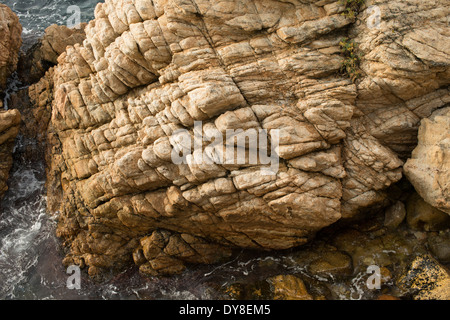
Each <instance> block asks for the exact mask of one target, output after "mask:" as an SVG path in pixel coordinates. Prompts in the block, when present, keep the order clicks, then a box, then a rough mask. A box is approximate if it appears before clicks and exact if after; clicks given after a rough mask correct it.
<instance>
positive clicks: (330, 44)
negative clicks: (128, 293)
mask: <svg viewBox="0 0 450 320" xmlns="http://www.w3.org/2000/svg"><path fill="white" fill-rule="evenodd" d="M369 2H370V3H369ZM434 2H435V3H433V5H432V4H430V3H429V2H427V3H423V2H420V1H413V0H409V1H406V2H405V1H368V3H367V7H363V8H362V11H361V13H360V15H359V16H358V21H359V22H360V23H359V24H356V23H355V21H354V20H353V19H351V18H350V17H347V16H346V15H345V14H343V12H344V10H345V5H343V4H342V3H341V2H340V1H333V0H322V1H306V2H305V1H302V2H299V1H275V0H262V1H251V0H245V1H207V0H195V1H182V0H167V1H163V0H158V1H145V0H135V1H131V0H127V1H122V2H120V3H119V2H117V3H116V2H115V1H108V0H107V1H106V2H105V3H101V4H98V5H97V7H96V11H95V17H96V18H95V20H93V21H91V22H90V23H89V24H88V26H87V27H86V29H85V32H86V40H84V42H83V44H81V45H80V44H76V45H74V46H70V47H68V48H67V50H66V52H65V53H63V54H62V55H61V56H60V57H59V58H58V65H57V66H56V67H55V69H54V70H53V71H52V72H54V74H53V76H52V81H50V82H52V83H51V84H49V85H50V86H53V89H51V90H52V91H51V92H52V94H53V99H51V100H52V102H51V103H52V105H51V110H52V117H51V121H50V126H49V130H48V133H49V139H48V141H49V143H50V146H51V148H52V149H51V155H52V157H49V163H48V168H49V171H48V186H49V189H48V190H49V194H48V195H49V197H48V199H49V208H50V210H51V211H53V212H56V213H57V214H58V217H59V226H58V234H59V235H60V236H61V237H62V238H63V239H64V241H65V244H66V246H67V248H68V252H67V257H66V259H65V263H66V264H71V263H76V264H79V265H82V266H88V267H89V272H90V274H91V275H96V274H98V273H100V272H101V271H102V270H104V269H109V268H120V267H121V266H123V265H124V264H126V263H129V262H130V261H131V259H132V258H133V259H134V262H135V263H136V264H138V265H139V266H140V269H141V271H142V272H145V273H147V274H151V275H155V274H164V273H173V272H180V271H181V270H183V268H184V265H185V263H212V262H214V261H216V260H218V259H222V258H224V257H226V256H228V255H229V253H230V249H229V248H233V247H240V248H253V249H266V250H270V249H286V248H291V247H295V246H298V245H301V244H303V243H305V242H307V241H308V240H309V239H310V238H311V237H313V236H314V234H315V233H316V232H317V231H318V230H320V229H322V228H324V227H326V226H329V225H330V224H333V223H334V222H336V221H338V220H339V219H341V218H350V217H353V216H355V215H357V214H359V213H361V212H363V211H364V209H365V208H368V207H371V206H374V205H376V204H379V203H383V202H384V201H385V200H386V193H385V191H384V190H385V189H386V188H387V187H389V186H390V185H391V184H392V183H395V182H396V181H398V180H399V179H400V178H401V176H402V174H401V171H402V168H401V167H402V164H403V161H402V160H401V159H403V158H404V156H405V155H407V154H408V152H410V151H411V150H412V148H413V145H414V141H415V139H416V131H417V128H418V125H419V122H420V119H422V118H424V117H428V116H429V115H430V114H431V112H432V111H433V110H435V109H437V108H440V107H442V106H445V105H446V104H447V103H448V99H449V89H448V84H449V82H450V80H449V79H450V77H449V72H450V71H449V70H450V69H449V61H450V60H449V59H448V54H449V52H450V50H448V48H447V47H446V44H445V41H439V39H443V38H445V36H446V34H447V33H448V32H449V29H448V24H446V21H445V19H446V16H447V15H446V14H445V13H447V14H448V13H449V10H450V7H449V4H448V3H447V2H445V1H434ZM371 4H372V5H376V6H377V8H378V10H379V13H380V17H381V19H380V23H379V24H376V23H375V25H376V28H374V27H373V24H371V23H369V22H370V21H371V19H373V11H369V5H371ZM372 8H373V7H372ZM435 8H439V10H438V9H435ZM371 10H373V9H371ZM370 12H372V14H371V13H370ZM376 12H378V11H376ZM400 14H402V15H404V16H405V17H402V19H399V16H400ZM393 30H394V31H395V32H394V31H393ZM347 35H350V36H352V37H353V38H354V39H355V41H357V43H359V47H360V50H361V52H362V56H363V58H362V60H361V70H362V78H361V79H360V80H358V82H356V83H353V82H352V81H350V80H349V78H348V77H347V76H346V75H342V74H340V73H339V70H341V65H342V64H343V62H344V61H343V60H344V57H343V56H342V55H341V48H340V45H339V43H340V41H341V39H342V37H344V36H347ZM428 40H430V41H428ZM40 101H42V100H40ZM199 121H201V122H202V126H201V127H198V126H196V123H198V122H199ZM239 129H242V130H247V131H246V132H245V131H244V132H241V133H239V132H238V131H236V130H239ZM179 130H184V132H187V133H188V135H189V136H190V137H192V140H195V141H196V142H197V143H199V142H200V141H199V140H198V139H199V137H200V136H203V137H206V138H207V139H206V140H208V141H206V142H205V141H202V142H203V144H204V145H203V148H204V149H205V150H206V151H207V153H206V154H209V156H208V157H207V158H206V159H207V160H208V159H215V160H217V157H219V156H221V155H224V154H225V153H224V148H225V147H231V148H232V150H233V149H234V150H235V151H237V150H236V149H237V148H236V145H235V140H234V139H236V140H239V138H242V137H243V136H244V135H245V134H246V133H248V132H250V130H254V132H267V133H268V136H269V137H270V138H273V139H275V137H278V138H279V140H278V142H279V143H278V146H277V148H276V149H275V151H276V155H278V156H279V167H277V170H276V171H275V172H274V174H271V175H264V174H262V171H261V169H262V167H264V165H263V164H262V163H261V161H260V162H259V163H258V162H257V163H256V164H254V163H250V162H249V161H247V162H245V163H238V162H236V161H228V162H220V161H209V162H208V161H206V162H202V163H196V162H193V161H190V160H189V159H191V160H192V158H189V157H188V158H186V160H187V161H186V162H185V163H183V162H182V163H174V161H173V157H172V155H173V152H172V151H173V150H176V151H178V150H180V142H179V141H178V140H177V139H176V134H175V133H177V132H178V131H179ZM227 130H235V136H233V137H232V138H231V139H228V140H225V141H223V142H222V143H211V141H212V140H213V137H214V136H216V137H217V134H218V133H221V134H225V133H226V132H227ZM261 130H265V131H261ZM196 139H197V140H196ZM243 141H245V140H243ZM273 141H274V140H271V142H272V143H273ZM208 144H210V145H209V146H208V148H206V147H205V145H208ZM191 146H192V145H191ZM181 147H182V146H181ZM188 149H189V150H190V149H191V148H188ZM243 149H244V150H245V151H246V153H245V155H246V158H247V159H248V160H249V159H250V158H251V155H252V151H254V150H252V148H251V146H250V142H249V143H248V144H246V145H245V147H244V148H243ZM183 150H184V149H183ZM234 154H237V152H235V153H234ZM227 159H228V160H234V155H233V157H232V158H231V159H230V158H227Z"/></svg>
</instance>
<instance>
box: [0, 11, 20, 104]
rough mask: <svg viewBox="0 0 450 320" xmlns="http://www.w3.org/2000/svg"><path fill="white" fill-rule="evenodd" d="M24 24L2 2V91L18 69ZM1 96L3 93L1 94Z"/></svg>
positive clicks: (0, 85) (0, 15) (0, 83)
mask: <svg viewBox="0 0 450 320" xmlns="http://www.w3.org/2000/svg"><path fill="white" fill-rule="evenodd" d="M21 35H22V25H21V24H20V22H19V18H18V17H17V15H16V14H15V13H14V12H12V10H11V9H10V8H9V7H8V6H6V5H4V4H2V3H0V93H1V92H2V91H3V90H4V89H5V88H6V82H7V80H8V78H9V76H10V75H11V74H12V73H13V72H14V71H15V70H16V67H17V62H18V59H19V49H20V46H21V45H22V37H21ZM0 96H1V95H0Z"/></svg>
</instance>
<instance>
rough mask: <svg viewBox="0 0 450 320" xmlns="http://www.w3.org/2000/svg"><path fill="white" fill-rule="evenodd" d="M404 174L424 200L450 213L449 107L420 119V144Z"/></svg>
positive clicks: (408, 162)
mask: <svg viewBox="0 0 450 320" xmlns="http://www.w3.org/2000/svg"><path fill="white" fill-rule="evenodd" d="M404 171H405V175H406V176H407V177H408V179H409V180H410V181H411V183H412V184H413V185H414V188H415V189H416V190H417V192H418V193H419V194H420V195H421V196H422V198H423V199H424V200H425V201H427V202H428V203H429V204H431V205H432V206H434V207H436V208H438V209H440V210H441V211H444V212H447V213H448V214H450V107H447V108H444V109H439V110H437V111H435V112H434V113H433V114H432V115H431V117H430V118H428V119H423V120H422V122H421V126H420V128H419V144H418V146H417V147H416V148H415V149H414V151H413V153H412V158H411V159H408V161H407V162H406V164H405V166H404Z"/></svg>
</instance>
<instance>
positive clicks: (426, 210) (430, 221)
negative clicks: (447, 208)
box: [406, 193, 450, 231]
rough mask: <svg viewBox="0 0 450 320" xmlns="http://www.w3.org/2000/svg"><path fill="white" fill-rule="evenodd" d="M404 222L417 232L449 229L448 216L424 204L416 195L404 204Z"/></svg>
mask: <svg viewBox="0 0 450 320" xmlns="http://www.w3.org/2000/svg"><path fill="white" fill-rule="evenodd" d="M406 221H407V223H408V225H409V226H410V227H411V228H412V229H414V230H418V231H439V230H443V229H446V228H448V227H450V216H449V215H448V214H446V213H445V212H443V211H440V210H438V209H437V208H435V207H433V206H431V205H430V204H428V203H427V202H425V201H424V200H423V199H422V198H421V197H420V196H419V195H418V194H417V193H415V194H413V195H412V196H411V197H410V198H409V199H408V201H407V203H406Z"/></svg>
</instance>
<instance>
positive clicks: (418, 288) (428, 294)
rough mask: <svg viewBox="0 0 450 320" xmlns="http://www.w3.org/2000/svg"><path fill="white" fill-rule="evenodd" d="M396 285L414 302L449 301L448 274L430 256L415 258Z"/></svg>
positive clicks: (449, 278)
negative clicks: (410, 295) (410, 296)
mask: <svg viewBox="0 0 450 320" xmlns="http://www.w3.org/2000/svg"><path fill="white" fill-rule="evenodd" d="M397 285H398V287H399V288H401V289H403V290H405V291H406V292H407V294H412V295H413V298H414V299H415V300H449V299H450V273H449V271H448V270H447V269H445V267H444V266H442V265H440V264H439V262H437V261H436V260H435V259H434V258H433V257H431V255H420V256H417V257H416V258H415V259H414V260H413V261H412V263H411V265H410V267H409V268H408V270H407V271H406V273H405V274H404V275H402V276H401V277H400V278H399V280H398V282H397Z"/></svg>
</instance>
